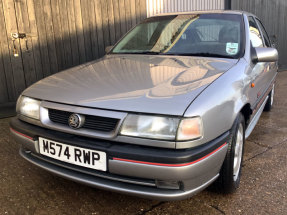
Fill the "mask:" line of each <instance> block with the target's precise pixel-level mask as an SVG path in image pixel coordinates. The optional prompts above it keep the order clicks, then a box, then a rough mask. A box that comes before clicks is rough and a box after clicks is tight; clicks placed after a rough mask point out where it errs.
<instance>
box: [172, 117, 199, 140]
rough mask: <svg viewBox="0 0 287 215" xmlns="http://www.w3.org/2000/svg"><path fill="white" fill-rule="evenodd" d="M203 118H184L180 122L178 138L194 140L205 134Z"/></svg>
mask: <svg viewBox="0 0 287 215" xmlns="http://www.w3.org/2000/svg"><path fill="white" fill-rule="evenodd" d="M202 127H203V126H202V120H201V118H200V117H194V118H184V119H182V120H181V122H180V124H179V128H178V131H177V138H176V139H177V140H178V141H184V140H194V139H199V138H201V137H202V136H203V128H202Z"/></svg>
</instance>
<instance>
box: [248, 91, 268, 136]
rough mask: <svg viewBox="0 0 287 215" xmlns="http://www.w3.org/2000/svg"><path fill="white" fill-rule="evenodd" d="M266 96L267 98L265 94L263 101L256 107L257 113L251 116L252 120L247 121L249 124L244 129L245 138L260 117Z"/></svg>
mask: <svg viewBox="0 0 287 215" xmlns="http://www.w3.org/2000/svg"><path fill="white" fill-rule="evenodd" d="M268 98H269V96H266V98H265V100H264V102H263V103H262V104H261V106H260V108H259V109H258V111H257V113H256V114H255V116H254V117H253V119H252V121H251V122H250V123H249V125H248V127H247V129H246V131H245V139H247V138H248V137H249V136H250V134H251V132H252V131H253V129H254V127H255V125H256V124H257V122H258V120H259V118H260V116H261V114H262V112H263V110H264V107H265V104H266V102H267V100H268Z"/></svg>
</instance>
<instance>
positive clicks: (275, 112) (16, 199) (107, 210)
mask: <svg viewBox="0 0 287 215" xmlns="http://www.w3.org/2000/svg"><path fill="white" fill-rule="evenodd" d="M286 92H287V72H280V73H279V75H278V78H277V83H276V93H275V103H274V107H273V109H272V111H271V112H270V113H263V115H262V116H261V119H260V121H259V123H258V125H257V126H256V128H255V130H254V131H253V133H252V135H251V136H250V138H249V139H248V141H247V142H246V147H245V157H244V167H243V171H242V179H241V185H240V189H239V190H238V191H237V192H236V193H235V194H232V195H221V194H218V193H215V192H212V191H208V190H205V191H203V192H201V193H199V194H198V195H196V196H194V197H192V198H190V199H187V200H183V201H177V202H158V201H151V200H146V199H140V198H135V197H131V196H125V195H121V194H117V193H111V192H107V191H102V190H97V189H94V188H91V187H87V186H84V185H80V184H77V183H74V182H71V181H68V180H65V179H62V178H59V177H56V176H54V175H52V174H50V173H48V172H46V171H44V170H41V169H39V168H37V167H35V166H33V165H32V164H30V163H28V162H26V161H25V160H24V159H22V158H21V157H20V156H19V155H18V150H19V147H20V146H19V145H18V144H16V143H15V142H14V141H13V140H12V139H11V138H10V137H9V126H8V123H9V119H2V120H0V214H94V215H95V214H109V215H112V214H286V213H287V212H286V211H287V158H286V155H287V99H286Z"/></svg>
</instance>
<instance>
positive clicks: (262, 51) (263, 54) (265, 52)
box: [253, 47, 278, 62]
mask: <svg viewBox="0 0 287 215" xmlns="http://www.w3.org/2000/svg"><path fill="white" fill-rule="evenodd" d="M254 49H255V53H256V56H255V57H254V58H253V62H275V61H278V51H277V49H275V48H266V47H264V48H261V47H260V48H259V47H258V48H254Z"/></svg>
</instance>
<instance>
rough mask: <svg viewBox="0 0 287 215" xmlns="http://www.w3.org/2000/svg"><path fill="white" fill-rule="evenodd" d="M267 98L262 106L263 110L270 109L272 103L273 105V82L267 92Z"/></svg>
mask: <svg viewBox="0 0 287 215" xmlns="http://www.w3.org/2000/svg"><path fill="white" fill-rule="evenodd" d="M268 96H269V98H268V100H267V102H266V104H265V107H264V111H267V112H269V111H271V109H272V105H273V101H274V84H273V85H272V90H271V91H270V93H269V95H268Z"/></svg>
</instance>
